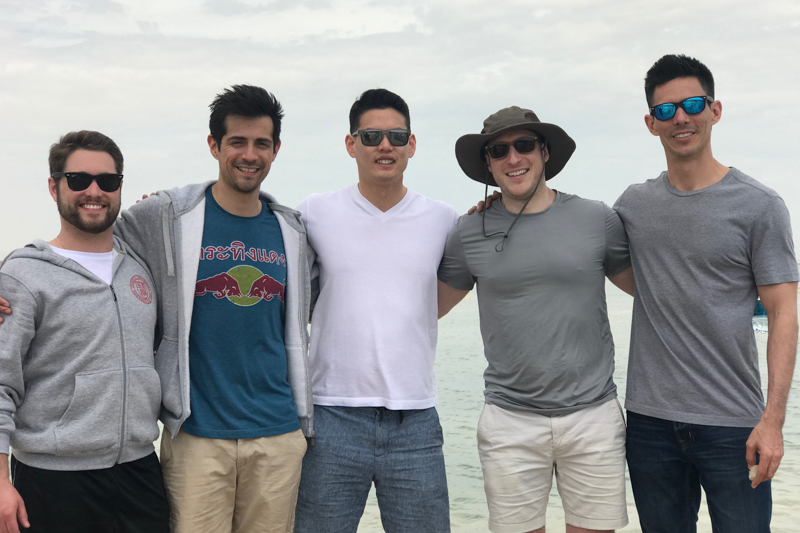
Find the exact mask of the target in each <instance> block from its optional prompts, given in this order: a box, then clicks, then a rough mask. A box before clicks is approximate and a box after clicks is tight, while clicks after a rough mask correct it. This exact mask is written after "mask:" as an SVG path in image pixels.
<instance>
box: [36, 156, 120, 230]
mask: <svg viewBox="0 0 800 533" xmlns="http://www.w3.org/2000/svg"><path fill="white" fill-rule="evenodd" d="M64 172H86V173H88V174H92V175H97V174H116V173H117V168H116V166H115V164H114V159H112V157H111V156H110V155H109V154H108V153H106V152H95V151H92V150H75V151H74V152H72V153H71V154H70V155H69V157H67V160H66V162H65V164H64ZM48 182H49V187H50V195H51V196H52V197H53V199H54V200H55V201H56V203H57V204H58V213H59V214H60V215H61V218H62V219H63V220H64V221H66V222H67V223H69V224H70V225H72V226H74V227H75V228H76V229H78V230H80V231H83V232H86V233H92V234H99V233H103V232H105V231H109V230H110V229H111V226H112V225H113V224H114V220H116V218H117V215H118V214H119V208H120V201H121V200H120V199H121V196H122V194H121V191H122V185H121V184H120V188H119V189H117V190H116V191H114V192H104V191H102V190H101V189H100V187H98V186H97V182H96V181H92V184H91V185H89V187H88V188H87V189H85V190H83V191H73V190H72V189H70V188H69V186H68V185H67V178H60V179H58V180H54V179H53V178H49V180H48Z"/></svg>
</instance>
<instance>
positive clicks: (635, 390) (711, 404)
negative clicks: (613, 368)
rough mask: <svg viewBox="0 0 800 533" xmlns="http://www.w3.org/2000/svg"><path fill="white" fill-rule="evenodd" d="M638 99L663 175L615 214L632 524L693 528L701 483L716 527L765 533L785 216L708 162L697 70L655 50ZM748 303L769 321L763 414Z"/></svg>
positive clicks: (673, 530)
mask: <svg viewBox="0 0 800 533" xmlns="http://www.w3.org/2000/svg"><path fill="white" fill-rule="evenodd" d="M645 93H646V96H647V103H648V106H651V107H650V114H649V115H647V116H645V122H646V124H647V127H648V129H649V130H650V133H652V134H653V135H656V136H658V137H660V139H661V143H662V145H663V146H664V152H665V154H666V158H667V171H666V172H664V173H662V174H661V175H660V176H658V177H657V178H655V179H652V180H649V181H647V182H645V183H642V184H638V185H632V186H631V187H629V188H628V190H626V191H625V193H623V195H622V196H621V197H620V198H619V200H618V201H617V204H616V206H615V208H616V209H617V212H618V213H619V216H620V218H621V219H622V221H623V223H624V224H625V229H626V230H627V233H628V238H629V239H630V246H631V260H632V264H633V270H634V272H635V284H636V294H635V298H634V305H633V324H632V333H631V349H630V358H629V366H628V387H627V395H626V402H625V406H626V408H627V409H628V436H627V456H628V467H629V470H630V477H631V484H632V487H633V494H634V497H635V499H636V507H637V509H638V513H639V520H640V522H641V525H642V530H643V531H647V532H670V533H683V532H694V531H695V530H696V522H697V512H698V509H699V506H700V487H701V486H702V488H703V490H704V491H705V493H706V499H707V501H708V508H709V515H710V517H711V522H712V525H713V528H714V531H725V532H726V533H730V532H734V533H735V532H750V533H752V532H762V531H765V532H766V531H769V522H770V516H771V505H772V501H771V493H770V482H769V481H768V480H769V479H771V478H772V477H773V476H774V475H775V471H776V470H777V468H778V465H779V463H780V460H781V457H782V456H783V437H782V433H781V431H782V427H783V422H784V418H785V416H786V399H787V396H788V393H789V387H790V384H791V381H792V372H793V369H794V361H795V352H796V347H797V280H798V271H797V263H796V259H795V255H794V248H793V244H792V235H791V226H790V223H789V213H788V210H787V209H786V205H785V204H784V202H783V200H782V199H781V198H780V196H778V194H777V193H776V192H775V191H773V190H771V189H769V188H767V187H765V186H764V185H762V184H760V183H759V182H757V181H756V180H754V179H753V178H751V177H749V176H747V175H746V174H744V173H742V172H741V171H739V170H737V169H735V168H732V167H731V168H729V167H727V166H724V165H722V164H721V163H719V162H718V161H717V160H716V159H714V157H713V155H712V152H711V144H710V139H711V128H712V126H713V125H715V124H717V122H719V120H720V118H721V116H722V105H721V104H720V102H719V101H717V100H715V99H714V79H713V77H712V75H711V72H710V71H709V70H708V68H707V67H706V66H705V65H703V64H702V63H701V62H699V61H697V60H696V59H694V58H690V57H686V56H674V55H667V56H664V57H662V58H661V59H659V60H658V61H657V62H656V63H655V64H654V65H653V67H652V68H651V69H650V71H649V72H648V73H647V77H646V79H645ZM758 296H760V297H761V300H762V302H763V304H764V308H765V309H766V311H767V316H768V320H769V338H768V342H767V364H768V367H769V395H768V400H767V404H766V407H765V405H764V400H763V397H762V394H761V380H760V375H759V370H758V351H757V350H756V342H755V337H754V334H753V328H752V326H751V319H752V316H753V309H754V307H755V305H756V299H757V297H758ZM756 464H758V467H757V469H755V470H757V472H753V473H752V474H751V476H750V479H748V467H753V466H754V465H756Z"/></svg>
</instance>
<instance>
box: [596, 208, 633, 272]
mask: <svg viewBox="0 0 800 533" xmlns="http://www.w3.org/2000/svg"><path fill="white" fill-rule="evenodd" d="M617 203H619V200H617ZM603 208H604V209H605V224H606V251H605V258H604V265H605V271H606V276H613V275H614V274H619V273H620V272H622V271H623V270H625V269H626V268H628V267H629V266H631V255H630V252H629V250H628V235H627V234H626V233H625V227H624V226H623V225H622V220H621V219H620V218H619V215H618V214H617V212H616V211H614V210H613V209H611V208H610V207H608V206H607V205H606V204H603Z"/></svg>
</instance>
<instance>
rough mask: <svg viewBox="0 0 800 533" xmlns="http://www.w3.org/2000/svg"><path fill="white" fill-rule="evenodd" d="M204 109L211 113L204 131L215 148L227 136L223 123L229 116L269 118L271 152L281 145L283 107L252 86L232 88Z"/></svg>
mask: <svg viewBox="0 0 800 533" xmlns="http://www.w3.org/2000/svg"><path fill="white" fill-rule="evenodd" d="M208 107H209V108H210V109H211V118H210V119H209V121H208V128H209V130H210V131H211V137H213V138H214V140H215V141H216V143H217V146H219V145H221V144H222V138H223V137H225V134H226V133H227V132H228V130H227V127H226V125H225V120H226V119H227V118H228V117H230V116H238V117H247V118H259V117H269V118H271V119H272V141H273V142H274V145H273V150H274V147H275V146H277V145H278V143H279V142H281V119H282V118H283V107H282V106H281V103H280V102H278V99H277V98H275V95H274V94H272V93H271V92H269V91H267V90H266V89H262V88H261V87H256V86H255V85H234V86H232V87H231V88H230V89H225V90H224V91H222V92H221V93H220V94H218V95H217V96H216V97H215V98H214V101H213V102H211V105H209V106H208Z"/></svg>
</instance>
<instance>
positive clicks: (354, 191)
mask: <svg viewBox="0 0 800 533" xmlns="http://www.w3.org/2000/svg"><path fill="white" fill-rule="evenodd" d="M415 194H416V193H415V192H414V191H412V190H411V189H409V188H408V187H406V194H405V196H403V199H402V200H400V201H399V202H397V203H396V204H395V205H393V206H392V207H391V208H390V209H389V210H388V211H381V210H380V209H378V208H377V207H376V206H375V204H373V203H372V202H370V201H369V200H367V198H366V197H365V196H364V195H363V194H361V191H360V190H359V188H358V183H356V184H354V185H351V186H350V196H351V197H352V198H353V201H354V202H355V203H356V204H357V205H358V206H360V207H361V208H362V209H363V210H364V211H366V212H367V214H369V215H370V216H373V217H375V218H378V219H380V220H388V219H389V218H392V217H393V216H395V215H396V214H397V213H400V212H402V211H403V210H404V209H405V208H406V206H407V205H408V204H409V203H411V199H412V197H413V195H415Z"/></svg>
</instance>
